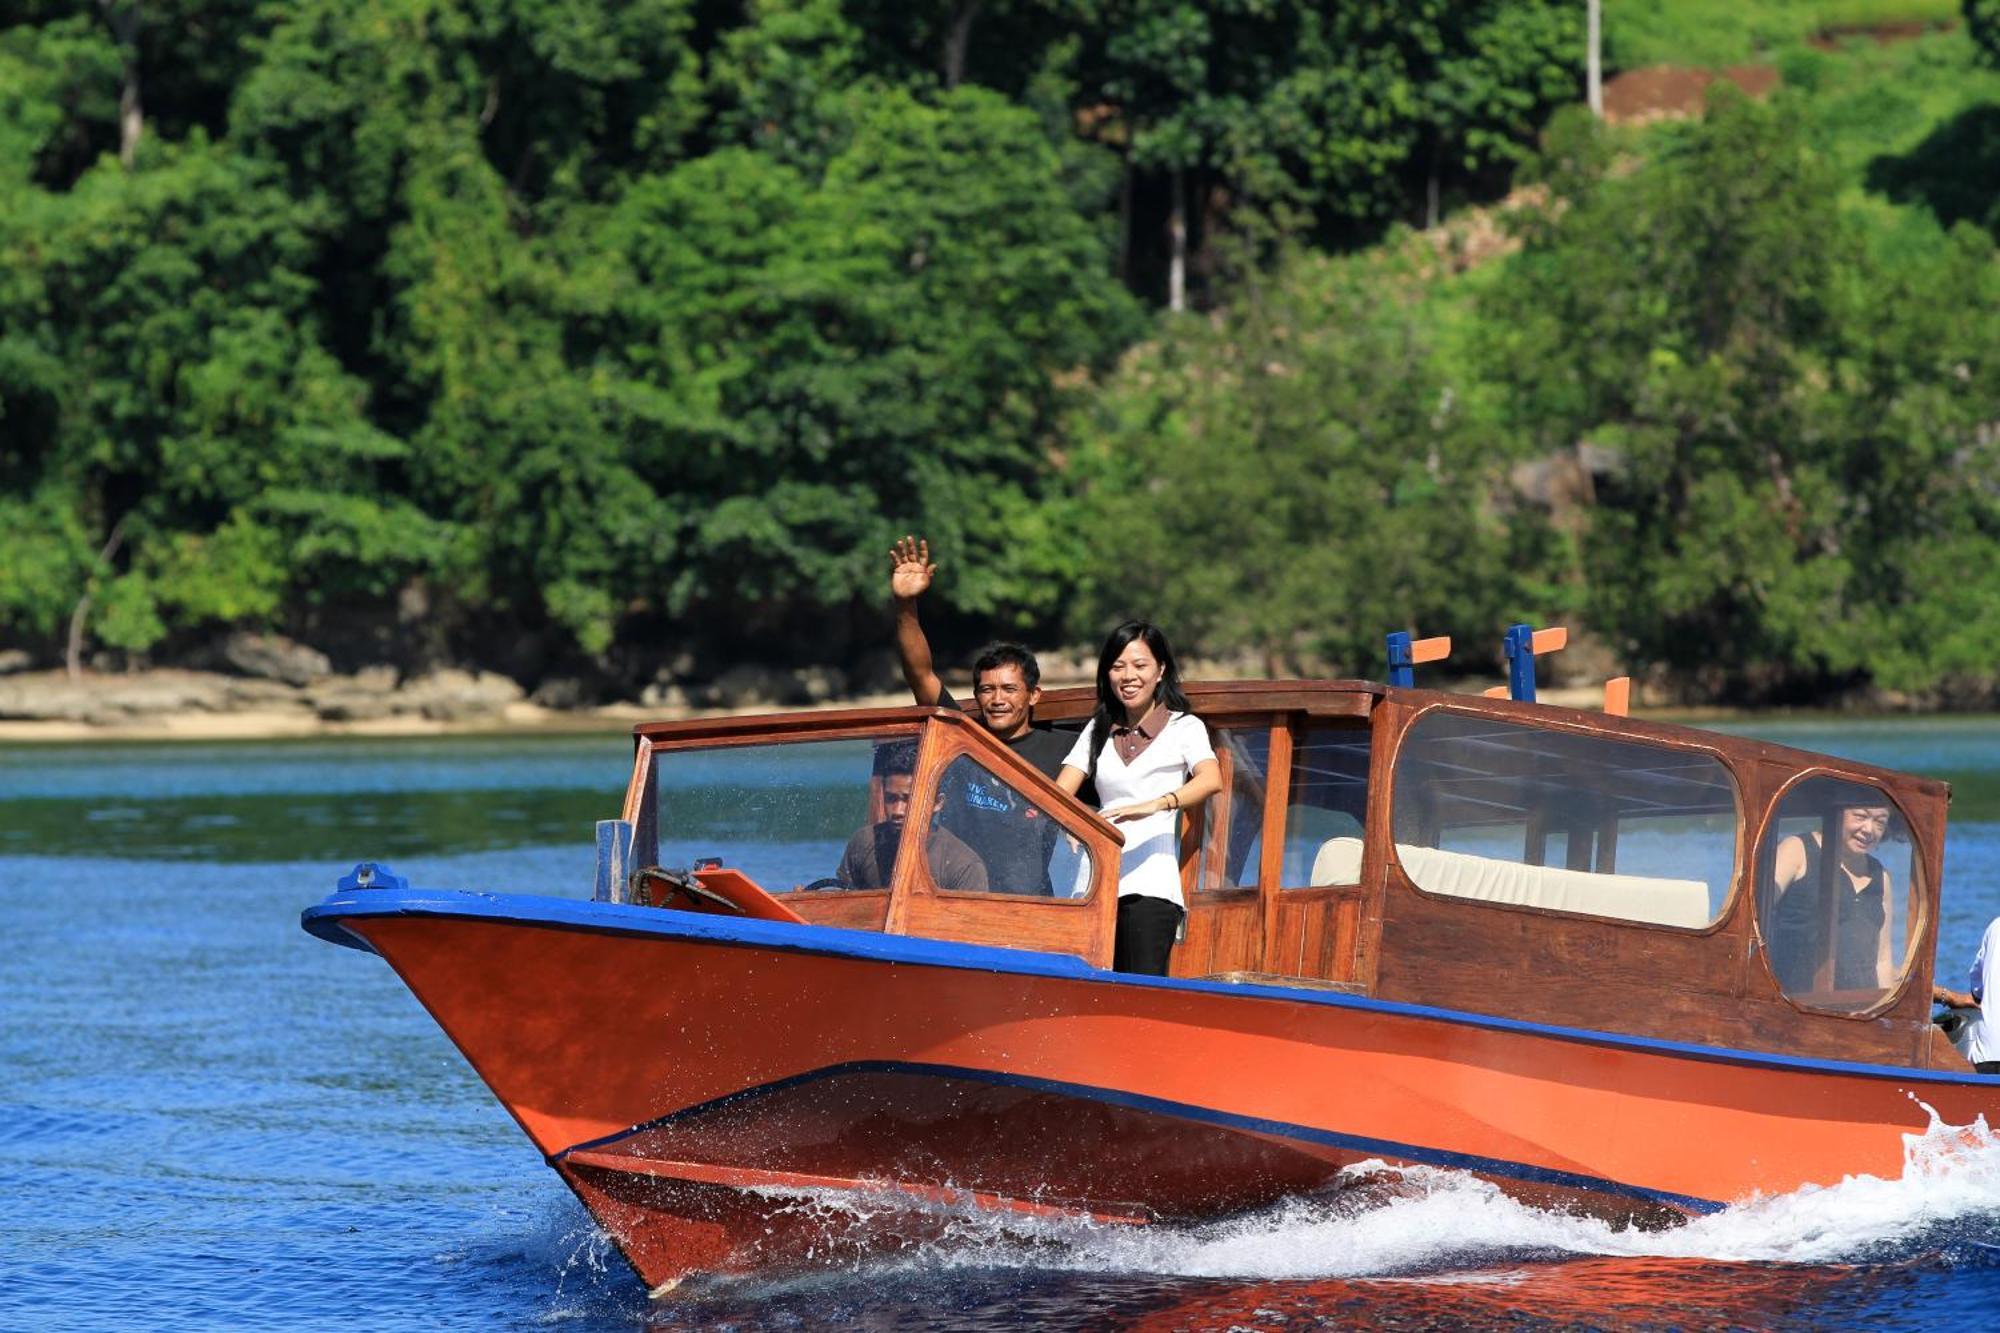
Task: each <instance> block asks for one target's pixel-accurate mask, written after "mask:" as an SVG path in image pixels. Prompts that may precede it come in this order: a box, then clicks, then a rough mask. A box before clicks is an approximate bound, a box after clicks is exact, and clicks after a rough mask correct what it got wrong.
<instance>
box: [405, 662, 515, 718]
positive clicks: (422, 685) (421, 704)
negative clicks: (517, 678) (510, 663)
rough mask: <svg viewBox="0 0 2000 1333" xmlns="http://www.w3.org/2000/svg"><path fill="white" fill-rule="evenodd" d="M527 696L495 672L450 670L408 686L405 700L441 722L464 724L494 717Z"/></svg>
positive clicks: (422, 678) (421, 678)
mask: <svg viewBox="0 0 2000 1333" xmlns="http://www.w3.org/2000/svg"><path fill="white" fill-rule="evenodd" d="M525 697H526V694H525V691H523V690H522V689H521V687H520V685H519V684H517V683H516V682H514V681H512V680H509V679H508V678H507V677H505V676H502V675H499V674H497V673H495V672H491V671H482V672H480V673H479V674H478V675H474V674H473V673H471V672H469V671H460V670H458V669H456V668H454V667H447V668H445V669H443V670H441V671H433V672H432V673H431V674H430V675H428V676H420V677H418V678H417V679H415V680H412V681H408V682H406V683H405V684H404V686H403V690H402V699H403V702H405V703H406V704H409V705H412V706H414V708H415V710H416V711H417V712H419V713H422V714H423V715H424V716H425V717H427V718H431V719H433V720H434V721H439V722H463V721H467V720H470V719H474V718H481V717H490V716H492V715H494V714H496V713H499V712H501V711H502V710H503V709H505V708H506V707H507V705H508V704H511V703H517V702H519V701H520V700H521V699H523V698H525Z"/></svg>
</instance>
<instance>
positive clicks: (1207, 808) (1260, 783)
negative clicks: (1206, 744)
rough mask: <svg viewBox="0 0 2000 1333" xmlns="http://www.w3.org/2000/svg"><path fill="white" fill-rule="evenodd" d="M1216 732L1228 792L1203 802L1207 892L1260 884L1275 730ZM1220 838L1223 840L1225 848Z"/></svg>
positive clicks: (1224, 729)
mask: <svg viewBox="0 0 2000 1333" xmlns="http://www.w3.org/2000/svg"><path fill="white" fill-rule="evenodd" d="M1211 735H1212V736H1213V738H1214V742H1215V753H1216V757H1217V758H1218V759H1223V758H1225V757H1226V760H1227V762H1226V767H1227V768H1228V770H1229V790H1228V791H1227V792H1226V793H1224V794H1223V795H1222V796H1220V797H1213V798H1211V799H1210V800H1208V801H1207V802H1206V803H1205V804H1204V805H1203V806H1202V835H1201V836H1202V854H1201V863H1200V864H1201V883H1200V888H1201V890H1202V891H1203V892H1204V893H1207V892H1213V891H1214V890H1217V889H1248V888H1255V887H1256V886H1257V865H1258V861H1259V858H1260V857H1261V855H1262V848H1263V845H1264V836H1263V835H1264V789H1265V786H1266V782H1267V775H1268V773H1269V771H1270V766H1271V728H1270V726H1269V725H1268V724H1266V725H1259V726H1255V727H1217V728H1214V729H1212V731H1211ZM1218 842H1220V843H1221V844H1222V845H1221V846H1220V848H1218V847H1217V845H1216V844H1217V843H1218ZM1218 852H1219V855H1218ZM1218 872H1219V874H1218Z"/></svg>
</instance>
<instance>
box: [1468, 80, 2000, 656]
mask: <svg viewBox="0 0 2000 1333" xmlns="http://www.w3.org/2000/svg"><path fill="white" fill-rule="evenodd" d="M1551 160H1552V163H1553V170H1552V172H1551V176H1550V180H1549V188H1550V198H1549V201H1548V204H1547V206H1546V207H1545V208H1543V209H1541V210H1540V211H1538V212H1537V213H1535V214H1534V215H1533V216H1532V217H1531V219H1530V220H1529V222H1528V224H1527V226H1526V236H1525V240H1526V248H1525V250H1524V251H1523V253H1522V254H1521V256H1520V257H1519V258H1518V259H1517V260H1516V261H1515V262H1514V263H1513V264H1511V265H1510V266H1509V268H1508V270H1507V272H1506V273H1505V275H1504V276H1503V278H1502V280H1501V282H1500V283H1499V284H1497V285H1496V287H1495V288H1494V290H1493V291H1492V293H1491V295H1490V298H1489V301H1488V303H1487V307H1486V312H1487V315H1488V321H1487V327H1488V329H1489V334H1488V346H1487V351H1488V357H1489V364H1490V365H1491V366H1492V367H1493V368H1494V373H1495V374H1496V375H1498V376H1502V377H1504V382H1505V383H1506V384H1507V386H1508V396H1507V403H1508V406H1509V409H1510V411H1511V414H1512V424H1513V425H1514V427H1515V429H1517V430H1519V431H1521V432H1523V433H1524V434H1525V435H1527V436H1529V437H1532V438H1535V439H1536V440H1538V442H1539V447H1540V448H1542V449H1551V450H1552V449H1560V448H1562V447H1563V446H1564V445H1565V443H1566V442H1571V441H1581V442H1587V443H1588V444H1589V445H1591V446H1594V447H1595V449H1596V451H1597V456H1598V457H1599V458H1600V459H1601V460H1602V462H1601V463H1600V465H1599V466H1598V468H1597V476H1596V493H1595V497H1594V498H1595V503H1594V505H1593V506H1592V507H1591V510H1590V513H1589V516H1588V527H1587V537H1586V540H1585V542H1584V544H1583V546H1582V548H1581V552H1580V555H1581V560H1582V564H1581V566H1580V567H1579V568H1578V569H1577V571H1576V577H1577V578H1578V580H1579V581H1580V582H1581V583H1582V584H1583V585H1584V586H1586V587H1587V589H1588V592H1587V597H1586V605H1587V608H1588V614H1589V617H1590V619H1591V621H1592V622H1593V623H1594V624H1596V625H1598V626H1599V627H1601V628H1603V629H1605V630H1606V631H1608V632H1610V633H1611V634H1613V635H1614V636H1616V638H1617V640H1618V643H1619V646H1620V648H1621V649H1622V650H1623V652H1624V653H1625V654H1626V655H1627V656H1628V657H1629V658H1630V659H1632V660H1636V661H1642V662H1650V663H1658V664H1661V665H1664V666H1667V667H1670V668H1672V669H1674V670H1676V671H1677V672H1679V673H1682V675H1683V676H1684V678H1688V679H1702V680H1706V681H1707V682H1708V685H1709V687H1710V688H1723V689H1733V690H1743V689H1750V690H1759V689H1770V688H1798V687H1805V688H1808V689H1812V688H1823V687H1824V686H1825V685H1827V684H1828V683H1831V682H1837V681H1839V680H1842V679H1871V680H1874V681H1877V682H1879V683H1881V684H1885V685H1889V686H1892V687H1897V688H1905V689H1928V688H1931V687H1934V686H1936V685H1938V684H1939V683H1940V682H1941V681H1942V680H1943V679H1944V678H1946V677H1947V676H1949V675H1951V674H1952V673H1954V672H1967V671H1976V670H1977V668H1976V662H1977V658H1978V655H1979V653H1980V652H1982V651H1983V652H1987V653H1989V654H1990V652H1991V651H1992V650H1993V649H1994V648H1995V647H1996V646H2000V635H1996V633H1995V631H1996V629H2000V621H1996V619H1995V617H1994V616H1993V615H1992V613H1990V612H1981V611H1979V610H1978V609H1977V608H1976V606H1975V603H1980V599H1982V598H1984V599H1987V601H1990V599H1991V598H1992V597H1993V595H1994V594H1995V593H2000V583H1996V582H1995V580H1996V579H2000V565H1996V563H1995V562H1994V561H1993V560H1991V559H1990V558H1986V559H1978V560H1974V559H1973V557H1974V556H1975V554H1976V553H1977V552H1980V551H1987V552H1990V551H1991V549H1992V543H1993V541H1994V539H1995V536H1996V534H2000V507H1996V504H1995V499H1996V497H1995V495H1994V493H1993V492H1992V490H1991V488H1990V486H1989V485H1988V484H1987V483H1986V478H1988V477H1989V476H1990V470H1991V469H1992V468H1993V466H1994V465H1995V463H1996V461H2000V460H1997V459H1996V454H1995V450H1994V447H1993V442H1992V440H1991V438H1990V434H1991V432H1990V427H1989V426H1987V425H1985V424H1984V422H1985V421H1986V419H1987V417H1988V415H1990V413H1991V410H1992V407H1993V404H1994V402H1995V401H1996V399H1995V398H1994V396H1993V379H1992V377H1993V374H1994V367H1993V364H1992V357H1991V354H1990V352H1989V351H1988V350H1987V348H1989V347H1991V346H1992V345H1993V343H1992V341H1991V339H1992V337H1993V336H1994V334H1995V333H2000V325H1996V323H1995V320H1994V316H1993V313H1992V312H1993V310H1994V309H1995V307H1994V305H1993V302H1992V299H1991V297H1992V293H1993V291H1994V282H1995V275H1994V270H1993V263H1992V251H1991V246H1990V243H1989V242H1987V241H1986V240H1984V238H1983V237H1980V236H1978V235H1977V234H1975V233H1973V232H1972V231H1971V230H1970V229H1962V230H1961V231H1960V232H1959V233H1957V234H1955V235H1954V237H1953V239H1952V241H1951V242H1950V244H1949V245H1944V246H1940V247H1938V248H1937V250H1936V251H1935V252H1934V253H1932V254H1929V255H1927V256H1925V257H1924V258H1922V259H1921V260H1920V261H1911V262H1909V263H1907V264H1906V265H1905V266H1904V267H1903V268H1902V269H1900V270H1898V271H1885V270H1884V269H1883V268H1882V267H1880V266H1879V264H1878V261H1876V260H1875V259H1874V258H1873V257H1872V256H1871V254H1870V253H1869V250H1868V248H1867V246H1866V245H1865V244H1864V238H1863V236H1862V235H1861V233H1860V231H1859V229H1858V224H1857V222H1856V221H1855V220H1854V218H1853V217H1852V216H1850V215H1849V214H1848V213H1846V212H1845V211H1844V210H1843V209H1842V207H1841V206H1840V201H1839V192H1840V182H1839V180H1838V179H1837V178H1836V177H1835V176H1834V174H1833V173H1832V172H1831V170H1830V169H1829V167H1828V166H1827V164H1826V163H1825V162H1824V161H1823V160H1821V159H1819V158H1818V157H1817V156H1816V155H1815V154H1814V153H1813V152H1812V151H1811V150H1810V149H1809V148H1808V147H1807V146H1806V143H1805V139H1804V137H1803V135H1802V134H1801V132H1800V129H1799V126H1798V124H1797V121H1796V117H1795V116H1793V115H1792V114H1790V113H1789V112H1788V111H1786V110H1785V109H1783V108H1782V107H1780V108H1778V109H1767V108H1761V107H1758V106H1755V105H1753V104H1750V103H1748V102H1746V101H1743V100H1742V99H1740V98H1731V99H1726V100H1724V101H1723V102H1721V103H1720V104H1719V105H1717V106H1716V107H1715V108H1714V109H1713V110H1712V111H1711V112H1710V114H1709V115H1708V116H1707V117H1706V118H1705V119H1704V120H1703V121H1702V122H1700V123H1699V124H1697V125H1695V126H1692V127H1690V128H1689V129H1688V130H1686V131H1685V132H1683V133H1681V134H1680V135H1678V136H1676V138H1675V140H1674V141H1672V142H1671V143H1668V144H1664V145H1662V146H1661V148H1660V150H1659V151H1658V152H1657V154H1656V155H1655V157H1654V158H1653V160H1651V161H1650V162H1649V163H1648V164H1647V166H1646V168H1645V169H1644V170H1642V171H1637V172H1630V173H1624V174H1621V173H1619V172H1617V171H1616V170H1614V169H1613V165H1612V162H1611V160H1610V156H1609V154H1608V152H1606V151H1605V148H1604V146H1603V144H1602V142H1601V141H1600V139H1599V138H1598V132H1597V131H1596V130H1595V128H1594V127H1593V126H1592V125H1591V124H1589V123H1588V122H1587V121H1584V120H1582V119H1581V118H1578V119H1574V120H1568V121H1565V122H1564V123H1562V124H1561V125H1560V126H1559V127H1558V128H1557V130H1556V131H1555V134H1554V139H1553V146H1552V152H1551ZM1808 238H1809V239H1808ZM1954 289H1955V291H1956V295H1953V296H1947V292H1948V291H1950V290H1954ZM1919 329H1921V330H1923V332H1921V333H1919V332H1917V330H1919ZM1982 339H1985V341H1984V342H1982ZM1959 560H1965V561H1968V562H1969V563H1968V564H1966V566H1965V567H1964V568H1963V570H1962V572H1961V573H1960V575H1959V576H1958V577H1957V579H1955V580H1953V579H1944V580H1939V579H1937V578H1936V576H1937V575H1939V574H1942V573H1943V571H1944V570H1946V569H1947V568H1950V567H1951V566H1952V565H1953V564H1954V563H1955V562H1956V561H1959ZM1974 588H1977V591H1974V590H1973V589H1974ZM1940 633H1941V634H1942V637H1939V635H1940ZM1975 644H1977V645H1983V646H1981V647H1975V646H1974V645H1975Z"/></svg>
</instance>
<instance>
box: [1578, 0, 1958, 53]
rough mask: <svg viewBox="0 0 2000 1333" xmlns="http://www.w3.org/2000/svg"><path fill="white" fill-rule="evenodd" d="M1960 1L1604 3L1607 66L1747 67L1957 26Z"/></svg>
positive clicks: (1627, 0)
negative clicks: (1848, 42) (1839, 44)
mask: <svg viewBox="0 0 2000 1333" xmlns="http://www.w3.org/2000/svg"><path fill="white" fill-rule="evenodd" d="M1958 17H1959V6H1958V0H1605V3H1604V49H1605V58H1606V60H1607V62H1608V63H1609V64H1610V65H1611V67H1612V68H1613V69H1636V68H1638V67H1640V66H1642V65H1702V66H1709V67H1714V66H1721V65H1742V64H1748V63H1750V62H1752V61H1758V60H1768V59H1770V58H1771V57H1772V56H1773V55H1775V54H1777V53H1778V52H1781V51H1784V50H1786V49H1787V48H1790V47H1795V46H1801V45H1804V44H1805V43H1806V42H1808V41H1810V40H1812V39H1814V38H1817V37H1822V36H1830V37H1833V38H1834V39H1835V40H1838V39H1839V37H1840V35H1841V34H1844V33H1851V32H1853V31H1855V30H1858V29H1880V28H1896V27H1903V26H1906V25H1909V24H1925V25H1945V24H1952V23H1956V22H1957V21H1958Z"/></svg>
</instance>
